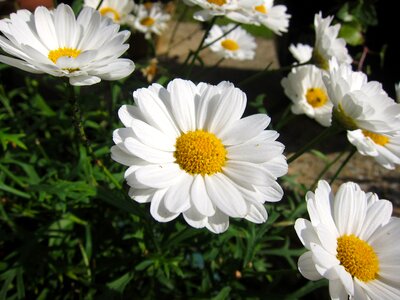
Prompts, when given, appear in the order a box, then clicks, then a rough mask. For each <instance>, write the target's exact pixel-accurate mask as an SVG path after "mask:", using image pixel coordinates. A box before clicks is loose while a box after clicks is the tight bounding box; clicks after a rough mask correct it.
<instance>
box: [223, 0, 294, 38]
mask: <svg viewBox="0 0 400 300" xmlns="http://www.w3.org/2000/svg"><path fill="white" fill-rule="evenodd" d="M238 5H239V7H240V9H239V10H237V11H233V12H231V13H230V14H228V15H227V17H228V18H230V19H232V20H235V21H237V22H241V23H246V24H254V25H264V26H265V27H267V28H269V29H271V30H272V31H273V32H274V33H275V34H277V35H281V34H282V32H287V31H288V27H289V19H290V15H288V14H287V13H286V9H287V8H286V6H285V5H274V0H261V1H251V0H244V1H238Z"/></svg>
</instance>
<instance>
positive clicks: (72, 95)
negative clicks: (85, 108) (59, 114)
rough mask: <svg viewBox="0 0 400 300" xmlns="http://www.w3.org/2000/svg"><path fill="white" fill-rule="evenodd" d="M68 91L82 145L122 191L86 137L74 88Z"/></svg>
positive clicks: (70, 86) (70, 87)
mask: <svg viewBox="0 0 400 300" xmlns="http://www.w3.org/2000/svg"><path fill="white" fill-rule="evenodd" d="M67 85H68V89H69V100H70V102H71V106H72V112H73V120H74V125H75V129H76V132H77V134H78V135H79V138H80V140H81V142H82V144H83V145H84V146H85V148H86V150H87V152H88V153H89V155H90V156H91V158H92V160H93V161H94V162H95V163H96V164H97V165H98V166H99V167H100V169H101V170H102V171H103V172H104V174H105V175H106V176H107V177H108V179H110V181H111V182H112V183H113V184H114V185H115V186H116V187H117V188H118V189H121V188H122V186H121V184H120V183H119V182H118V181H117V180H116V179H115V177H114V176H113V175H112V174H111V172H110V171H109V170H108V169H107V167H106V166H105V165H104V164H103V162H102V161H101V160H100V159H98V158H97V156H96V154H95V153H94V150H93V148H92V146H91V145H90V141H89V139H88V138H87V136H86V132H85V128H84V127H83V123H82V112H81V109H80V107H79V102H78V97H77V95H76V93H75V90H74V87H73V86H72V85H70V84H68V83H67Z"/></svg>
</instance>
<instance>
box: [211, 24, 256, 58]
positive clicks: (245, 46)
mask: <svg viewBox="0 0 400 300" xmlns="http://www.w3.org/2000/svg"><path fill="white" fill-rule="evenodd" d="M233 27H235V24H228V25H226V26H218V25H214V26H213V27H212V28H211V30H210V32H209V33H208V36H207V38H206V39H205V41H204V42H205V44H209V43H212V42H214V41H215V40H217V39H218V38H220V37H222V36H224V35H225V34H226V32H228V31H230V30H232V28H233ZM256 47H257V44H256V41H255V39H254V37H253V36H252V35H250V34H249V33H247V31H246V30H244V29H242V28H240V27H237V28H236V29H234V30H232V31H231V32H229V33H228V34H227V35H225V36H224V37H223V38H221V39H220V40H218V41H216V42H215V43H213V44H211V45H210V49H211V51H213V52H215V53H217V54H219V55H220V56H222V57H224V58H231V59H236V60H246V59H253V58H254V56H255V49H256Z"/></svg>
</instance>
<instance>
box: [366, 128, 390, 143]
mask: <svg viewBox="0 0 400 300" xmlns="http://www.w3.org/2000/svg"><path fill="white" fill-rule="evenodd" d="M362 133H363V135H364V136H366V137H369V138H370V139H371V140H373V141H374V143H375V144H378V145H381V146H385V145H386V144H387V143H388V142H389V138H388V137H387V136H384V135H380V134H377V133H373V132H371V131H368V130H364V129H363V130H362Z"/></svg>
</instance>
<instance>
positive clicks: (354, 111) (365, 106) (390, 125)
mask: <svg viewBox="0 0 400 300" xmlns="http://www.w3.org/2000/svg"><path fill="white" fill-rule="evenodd" d="M329 65H330V70H329V72H325V73H324V75H323V80H324V83H325V86H326V88H327V91H328V95H329V98H330V100H331V101H332V103H333V106H334V108H333V118H334V120H335V121H336V122H338V123H340V124H341V125H342V126H343V127H344V128H345V129H347V130H356V129H363V130H367V131H370V132H374V133H389V132H396V131H398V130H399V128H400V104H398V103H396V102H395V101H394V100H393V99H391V98H390V97H389V96H388V95H387V94H386V92H385V91H384V90H383V89H382V85H381V84H380V83H379V82H376V81H368V80H367V76H366V75H365V74H364V73H362V72H354V71H353V70H352V69H351V66H350V65H348V64H345V63H342V64H338V62H337V61H336V59H332V60H331V61H330V63H329Z"/></svg>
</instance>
